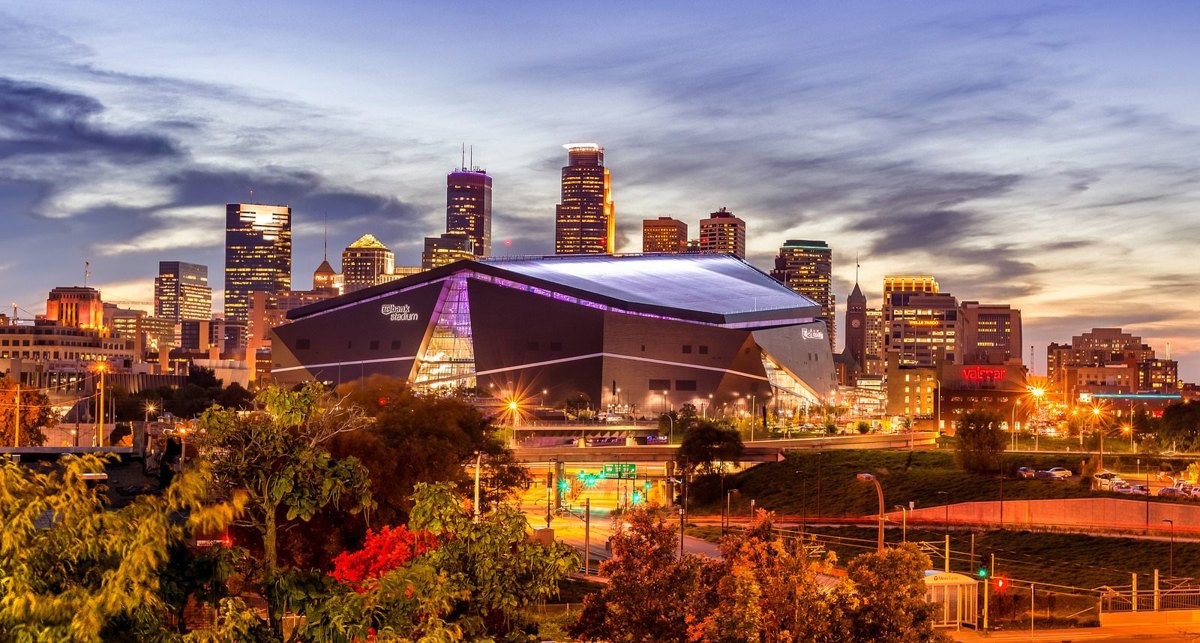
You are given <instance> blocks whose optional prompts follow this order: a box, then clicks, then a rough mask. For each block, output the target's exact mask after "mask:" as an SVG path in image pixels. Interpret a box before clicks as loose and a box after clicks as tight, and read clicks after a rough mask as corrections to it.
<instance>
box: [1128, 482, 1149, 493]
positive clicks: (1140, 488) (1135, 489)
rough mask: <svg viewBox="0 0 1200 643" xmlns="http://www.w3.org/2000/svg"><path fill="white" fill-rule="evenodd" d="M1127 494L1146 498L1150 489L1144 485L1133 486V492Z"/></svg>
mask: <svg viewBox="0 0 1200 643" xmlns="http://www.w3.org/2000/svg"><path fill="white" fill-rule="evenodd" d="M1129 493H1131V494H1133V495H1135V496H1148V495H1150V487H1147V486H1146V485H1144V484H1135V485H1133V490H1132V491H1130V492H1129Z"/></svg>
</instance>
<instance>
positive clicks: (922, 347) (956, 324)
mask: <svg viewBox="0 0 1200 643" xmlns="http://www.w3.org/2000/svg"><path fill="white" fill-rule="evenodd" d="M961 318H962V316H961V314H960V311H959V309H958V300H957V299H955V298H954V296H953V295H951V294H950V293H945V292H939V291H938V283H937V280H936V279H934V278H933V277H930V276H926V275H919V276H910V275H904V276H888V277H884V278H883V331H884V335H885V341H886V348H887V351H888V352H889V353H896V354H897V364H898V365H899V366H900V367H901V368H909V367H914V366H916V367H933V366H937V365H938V364H939V363H941V362H943V361H945V362H949V363H952V364H961V363H962V351H961V350H960V349H961V345H962V344H961V342H962V332H961V331H962V324H961Z"/></svg>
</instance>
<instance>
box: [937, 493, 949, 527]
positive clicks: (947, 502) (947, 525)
mask: <svg viewBox="0 0 1200 643" xmlns="http://www.w3.org/2000/svg"><path fill="white" fill-rule="evenodd" d="M937 495H939V496H946V502H945V504H944V505H942V507H943V508H944V509H945V511H946V523H945V526H946V535H947V536H949V535H950V492H949V491H939V492H937Z"/></svg>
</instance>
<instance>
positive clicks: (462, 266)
mask: <svg viewBox="0 0 1200 643" xmlns="http://www.w3.org/2000/svg"><path fill="white" fill-rule="evenodd" d="M580 256H585V257H593V256H599V257H622V256H641V255H548V256H535V257H520V258H517V257H507V258H495V259H488V260H487V263H485V262H482V261H478V260H474V259H462V260H460V261H456V262H454V263H451V264H447V265H445V266H440V267H438V268H433V269H431V270H426V271H423V272H419V273H417V274H415V275H409V276H407V277H403V278H400V279H397V280H395V281H390V282H387V283H384V284H379V285H376V286H370V287H368V288H363V289H362V290H358V291H355V292H352V293H349V294H346V295H341V296H339V297H334V298H332V299H326V300H324V301H319V302H316V303H313V304H309V305H308V306H303V307H300V308H296V309H293V310H291V311H288V313H287V317H288V319H291V320H298V319H303V318H305V317H309V316H311V315H315V314H318V313H321V312H325V311H327V310H332V309H334V308H341V307H342V306H347V305H351V304H354V303H355V302H359V301H363V300H366V299H371V298H373V297H377V296H379V295H385V294H387V293H389V292H393V291H396V290H402V289H405V288H409V287H412V286H417V285H420V284H423V283H429V282H434V281H437V280H439V279H443V278H446V277H449V276H450V275H453V274H455V273H457V272H461V271H463V270H470V271H473V272H478V273H481V274H485V275H488V276H491V277H497V278H501V279H506V280H509V281H515V282H517V283H522V284H526V285H528V286H532V287H535V288H541V289H544V290H549V291H552V292H556V293H559V294H563V295H568V296H571V297H576V298H578V299H583V300H586V301H591V302H595V303H598V304H604V305H606V306H611V307H613V308H620V309H623V310H628V311H631V312H638V313H647V314H651V315H662V316H664V317H675V318H678V319H686V320H692V321H698V322H704V323H709V324H737V323H747V322H769V321H785V320H791V319H795V318H797V317H804V318H814V319H815V318H816V317H818V316H819V314H820V310H821V307H820V305H819V304H816V303H815V302H811V301H810V300H808V298H807V297H804V296H803V295H801V294H799V293H796V292H793V291H791V290H788V292H791V293H792V294H793V295H795V296H797V297H799V298H801V299H803V300H805V301H810V304H811V305H808V306H803V307H795V308H787V309H781V308H772V309H769V310H756V311H746V312H738V313H730V314H727V315H722V314H719V313H708V312H701V311H697V310H691V309H687V308H675V307H672V306H659V305H655V304H645V303H640V302H632V301H628V300H625V299H620V298H617V297H611V296H608V295H604V294H602V293H598V292H596V291H594V290H587V289H584V288H576V287H574V286H568V285H566V284H562V283H559V282H556V281H551V280H548V279H541V278H538V277H530V276H528V275H525V274H522V273H519V272H514V271H511V270H505V269H504V268H503V267H502V266H503V265H504V263H506V262H519V261H529V260H531V259H541V260H547V261H550V260H554V259H574V258H579V257H580ZM651 256H662V255H658V254H655V253H651ZM667 256H670V255H667ZM689 256H693V255H689ZM724 256H728V257H732V258H734V259H736V260H738V261H739V262H740V263H742V265H744V266H746V267H747V268H749V269H751V270H753V271H755V272H757V273H758V274H759V275H761V276H762V277H763V278H764V279H767V280H770V281H772V282H774V283H776V284H778V283H779V282H778V281H776V280H775V279H774V278H773V277H771V276H770V275H768V274H767V273H765V272H763V271H761V270H759V269H758V268H756V267H755V266H754V265H752V264H751V263H749V262H748V261H746V260H745V259H742V258H741V257H737V256H735V255H724ZM779 286H780V287H781V288H784V289H785V290H786V289H787V287H786V286H783V285H782V284H779ZM782 311H795V313H793V314H786V315H783V314H780V313H781V312H782Z"/></svg>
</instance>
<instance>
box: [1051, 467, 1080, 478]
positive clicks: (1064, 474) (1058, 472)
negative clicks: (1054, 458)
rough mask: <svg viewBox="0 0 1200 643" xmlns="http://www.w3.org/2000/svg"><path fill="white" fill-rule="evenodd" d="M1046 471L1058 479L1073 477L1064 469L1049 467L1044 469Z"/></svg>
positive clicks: (1069, 471)
mask: <svg viewBox="0 0 1200 643" xmlns="http://www.w3.org/2000/svg"><path fill="white" fill-rule="evenodd" d="M1046 471H1049V472H1050V473H1053V474H1054V475H1056V476H1058V477H1059V478H1070V477H1071V476H1073V475H1075V474H1073V473H1071V470H1070V469H1067V468H1066V467H1050V468H1049V469H1046Z"/></svg>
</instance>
